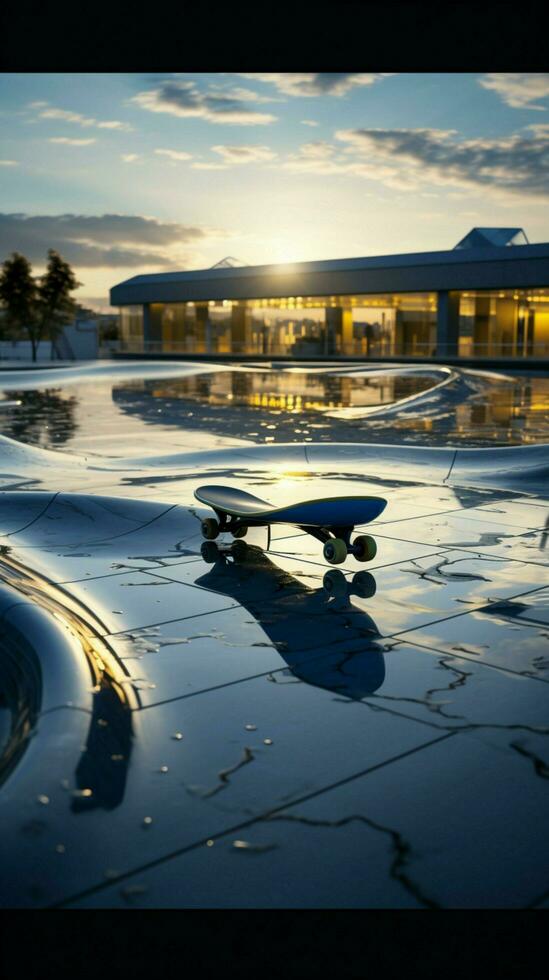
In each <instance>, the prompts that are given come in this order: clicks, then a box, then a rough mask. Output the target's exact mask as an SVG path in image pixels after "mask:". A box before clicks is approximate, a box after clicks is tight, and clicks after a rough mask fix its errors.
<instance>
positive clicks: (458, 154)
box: [336, 129, 549, 197]
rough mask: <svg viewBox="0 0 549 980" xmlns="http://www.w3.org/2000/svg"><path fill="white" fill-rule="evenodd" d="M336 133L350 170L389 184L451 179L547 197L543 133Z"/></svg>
mask: <svg viewBox="0 0 549 980" xmlns="http://www.w3.org/2000/svg"><path fill="white" fill-rule="evenodd" d="M336 137H337V139H338V140H340V141H342V142H344V143H346V144H347V148H346V151H345V152H346V154H347V155H348V156H350V157H351V161H350V165H347V169H348V170H349V171H350V172H353V173H355V174H357V175H359V176H363V177H368V178H370V179H373V180H381V181H382V182H383V183H385V184H387V185H388V186H390V187H395V188H398V189H403V190H415V189H416V188H417V187H419V186H421V185H422V184H425V183H433V184H442V185H443V184H454V185H458V186H463V187H467V188H475V189H476V190H483V191H490V192H491V193H495V194H497V195H499V196H500V197H501V196H503V195H505V194H509V193H512V194H522V195H527V196H533V197H549V133H544V134H539V133H538V134H534V135H533V136H530V135H528V136H523V135H518V134H515V135H511V136H504V137H499V138H477V139H463V138H461V137H459V136H458V135H457V133H456V132H455V131H454V130H436V129H346V130H340V131H339V132H337V133H336ZM342 166H343V167H344V168H345V164H342Z"/></svg>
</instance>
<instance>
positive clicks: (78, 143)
mask: <svg viewBox="0 0 549 980" xmlns="http://www.w3.org/2000/svg"><path fill="white" fill-rule="evenodd" d="M48 143H65V144H67V145H68V146H89V144H90V143H95V139H89V140H77V139H76V140H75V139H71V138H70V137H69V136H50V138H49V140H48Z"/></svg>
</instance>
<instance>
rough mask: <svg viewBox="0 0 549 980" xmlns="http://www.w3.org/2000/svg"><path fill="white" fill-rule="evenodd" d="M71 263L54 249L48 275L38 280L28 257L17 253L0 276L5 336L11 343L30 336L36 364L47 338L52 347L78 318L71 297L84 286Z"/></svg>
mask: <svg viewBox="0 0 549 980" xmlns="http://www.w3.org/2000/svg"><path fill="white" fill-rule="evenodd" d="M80 285H81V283H79V282H78V281H77V279H76V277H75V275H74V272H73V271H72V269H71V267H70V265H69V263H68V262H65V260H64V259H63V258H62V257H61V256H60V255H59V252H56V251H55V249H52V248H50V249H49V251H48V264H47V268H46V272H45V273H44V275H42V276H39V277H38V279H37V280H35V279H33V277H32V275H31V265H30V262H29V261H28V259H26V258H25V256H24V255H20V254H19V253H18V252H13V253H12V256H11V258H9V259H6V260H5V262H4V263H3V265H2V271H1V272H0V301H1V302H2V305H3V314H4V315H3V323H2V333H3V335H4V336H6V337H7V338H8V339H10V340H17V339H19V338H20V337H21V336H25V335H26V336H27V337H28V339H29V340H30V343H31V347H32V359H33V361H36V353H37V350H38V345H39V343H40V341H41V340H43V339H44V337H48V338H49V339H50V340H51V342H52V344H53V343H54V342H55V339H56V338H57V337H58V336H59V334H60V333H62V331H63V328H64V327H65V325H66V324H67V323H70V321H71V320H72V319H73V318H74V314H75V311H76V302H75V300H74V299H73V298H72V297H71V296H70V293H71V291H72V290H73V289H77V288H78V286H80Z"/></svg>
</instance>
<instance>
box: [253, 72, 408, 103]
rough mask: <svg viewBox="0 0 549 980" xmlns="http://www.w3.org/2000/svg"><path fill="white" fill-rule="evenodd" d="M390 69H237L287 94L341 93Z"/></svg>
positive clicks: (367, 82)
mask: <svg viewBox="0 0 549 980" xmlns="http://www.w3.org/2000/svg"><path fill="white" fill-rule="evenodd" d="M391 74H393V73H392V72H313V71H309V72H294V71H282V72H281V71H271V72H240V75H241V76H242V77H243V78H250V79H255V81H258V82H266V83H268V84H271V85H274V86H275V88H276V89H277V91H278V92H282V93H283V94H284V95H290V96H302V97H303V96H305V97H312V96H318V95H335V96H339V95H345V93H346V92H348V91H349V90H350V89H352V88H355V87H356V86H363V85H373V84H374V82H378V81H380V79H382V78H387V77H388V76H390V75H391Z"/></svg>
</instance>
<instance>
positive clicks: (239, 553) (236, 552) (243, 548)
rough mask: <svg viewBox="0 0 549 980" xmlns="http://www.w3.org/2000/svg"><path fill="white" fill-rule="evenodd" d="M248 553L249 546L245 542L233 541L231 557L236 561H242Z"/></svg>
mask: <svg viewBox="0 0 549 980" xmlns="http://www.w3.org/2000/svg"><path fill="white" fill-rule="evenodd" d="M247 553H248V545H247V544H246V542H245V541H233V543H232V545H231V555H232V556H233V558H234V560H235V561H242V560H243V559H244V558H245V557H246V555H247Z"/></svg>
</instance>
